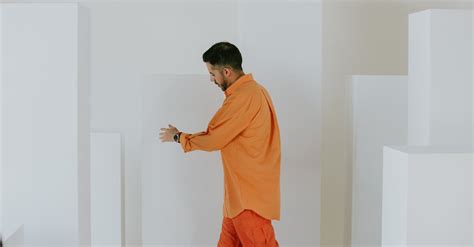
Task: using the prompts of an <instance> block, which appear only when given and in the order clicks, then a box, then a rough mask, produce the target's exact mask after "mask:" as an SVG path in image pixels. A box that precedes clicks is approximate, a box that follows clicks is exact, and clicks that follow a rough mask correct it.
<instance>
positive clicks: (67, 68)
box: [1, 3, 90, 246]
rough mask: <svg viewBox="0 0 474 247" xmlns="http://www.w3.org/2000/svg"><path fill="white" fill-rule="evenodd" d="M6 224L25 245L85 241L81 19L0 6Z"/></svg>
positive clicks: (38, 7) (56, 9)
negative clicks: (20, 229) (18, 231)
mask: <svg viewBox="0 0 474 247" xmlns="http://www.w3.org/2000/svg"><path fill="white" fill-rule="evenodd" d="M1 14H2V21H3V23H2V26H1V32H2V39H1V42H2V46H1V53H2V59H3V60H2V64H1V68H2V91H3V98H2V100H3V108H2V110H3V111H2V118H3V126H2V131H1V132H2V144H3V145H2V153H3V154H4V156H3V160H2V161H3V178H2V182H3V183H4V184H3V189H4V190H3V192H4V193H3V196H4V198H3V199H4V200H3V201H4V221H3V222H4V223H5V224H6V225H24V236H25V245H27V246H31V245H32V244H35V245H48V246H52V245H60V246H66V245H67V246H77V245H79V244H87V243H89V242H90V172H89V169H90V168H89V165H90V164H89V152H90V151H89V107H88V102H89V89H88V88H89V86H88V83H89V78H88V66H89V64H88V47H87V44H88V36H87V29H88V26H87V23H85V22H83V21H86V19H87V16H84V14H86V12H85V10H84V9H82V8H81V7H79V6H78V4H74V3H68V4H2V10H1Z"/></svg>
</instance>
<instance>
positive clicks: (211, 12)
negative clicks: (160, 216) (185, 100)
mask: <svg viewBox="0 0 474 247" xmlns="http://www.w3.org/2000/svg"><path fill="white" fill-rule="evenodd" d="M86 6H87V7H88V8H89V9H90V15H91V83H92V84H91V127H92V129H93V130H94V131H114V132H119V133H121V135H122V138H123V139H122V140H123V144H122V145H123V147H122V150H123V157H122V158H123V159H122V160H123V165H124V167H123V168H122V169H123V178H122V181H123V183H124V185H123V187H124V194H123V195H122V198H124V202H123V205H122V206H123V209H124V215H123V217H124V223H125V239H124V242H126V243H128V244H129V245H136V244H140V243H141V235H142V222H141V219H142V212H141V208H142V205H141V201H142V196H141V193H142V192H141V191H142V186H141V172H142V171H141V155H142V141H141V135H142V123H141V121H142V114H141V111H142V110H141V107H142V95H141V81H142V79H143V77H144V76H145V75H151V74H203V73H206V72H207V70H206V67H205V65H204V63H203V62H202V59H201V55H202V53H203V52H204V51H205V50H206V49H207V48H209V46H210V45H211V44H213V43H215V42H218V41H221V40H228V41H230V42H237V32H236V30H237V12H236V11H232V9H235V4H233V3H218V2H205V3H186V4H183V3H179V2H178V3H170V2H168V3H166V2H165V3H163V2H162V3H103V4H99V3H88V4H87V5H86ZM124 16H127V18H124ZM222 20H225V21H222ZM203 86H204V87H206V86H208V85H203ZM182 114H186V113H184V112H183V113H182ZM156 127H159V126H156ZM198 127H200V126H196V129H197V128H198ZM218 213H220V212H216V214H218Z"/></svg>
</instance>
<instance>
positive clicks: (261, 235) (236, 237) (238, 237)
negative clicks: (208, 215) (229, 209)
mask: <svg viewBox="0 0 474 247" xmlns="http://www.w3.org/2000/svg"><path fill="white" fill-rule="evenodd" d="M217 247H278V241H276V239H275V231H274V230H273V226H272V222H271V221H270V220H268V219H265V218H263V217H262V216H260V215H258V214H257V213H255V212H254V211H251V210H244V211H243V212H242V213H240V214H239V215H237V216H236V217H234V218H232V219H231V218H226V217H224V220H223V221H222V231H221V235H220V238H219V242H218V244H217Z"/></svg>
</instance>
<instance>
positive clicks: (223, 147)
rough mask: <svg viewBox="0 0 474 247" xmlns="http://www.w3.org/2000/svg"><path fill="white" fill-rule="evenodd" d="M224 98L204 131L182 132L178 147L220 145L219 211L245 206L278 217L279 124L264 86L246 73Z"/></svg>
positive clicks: (233, 211)
mask: <svg viewBox="0 0 474 247" xmlns="http://www.w3.org/2000/svg"><path fill="white" fill-rule="evenodd" d="M225 96H226V99H225V100H224V103H223V104H222V106H221V108H220V109H219V110H218V111H217V113H216V114H215V115H214V117H213V118H212V119H211V121H210V122H209V125H208V127H207V130H206V131H203V132H199V133H196V134H186V133H182V134H181V138H180V142H181V147H182V148H183V150H184V152H190V151H194V150H203V151H216V150H220V151H221V157H222V163H223V168H224V186H225V187H224V191H225V194H224V207H223V210H224V217H227V218H233V217H235V216H237V215H238V214H239V213H240V212H242V211H243V210H245V209H250V210H253V211H255V212H256V213H258V214H259V215H261V216H262V217H264V218H267V219H270V220H272V219H274V220H279V219H280V159H281V153H280V130H279V127H278V122H277V116H276V113H275V109H274V107H273V103H272V100H271V98H270V95H269V94H268V92H267V90H265V88H263V87H262V86H261V85H260V84H258V83H257V82H256V81H255V80H254V79H253V77H252V74H246V75H244V76H242V77H240V78H239V79H238V80H237V81H235V82H234V83H233V84H232V85H231V86H230V87H229V88H227V90H226V91H225Z"/></svg>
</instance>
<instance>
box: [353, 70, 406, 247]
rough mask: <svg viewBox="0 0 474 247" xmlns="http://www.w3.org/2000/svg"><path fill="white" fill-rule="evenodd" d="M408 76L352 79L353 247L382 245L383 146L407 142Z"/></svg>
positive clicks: (362, 76)
mask: <svg viewBox="0 0 474 247" xmlns="http://www.w3.org/2000/svg"><path fill="white" fill-rule="evenodd" d="M407 81H408V79H407V76H388V75H387V76H369V75H357V76H352V77H351V80H350V82H349V88H350V93H349V96H350V97H351V102H352V104H351V109H350V110H349V112H350V113H351V117H350V119H351V121H350V122H351V126H349V128H350V129H351V130H352V143H353V145H352V147H353V149H352V164H353V175H352V246H380V244H381V239H382V232H381V228H382V167H383V151H382V150H383V146H384V145H405V144H406V142H407V111H408V108H407V104H408V95H407V86H408V84H407Z"/></svg>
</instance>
